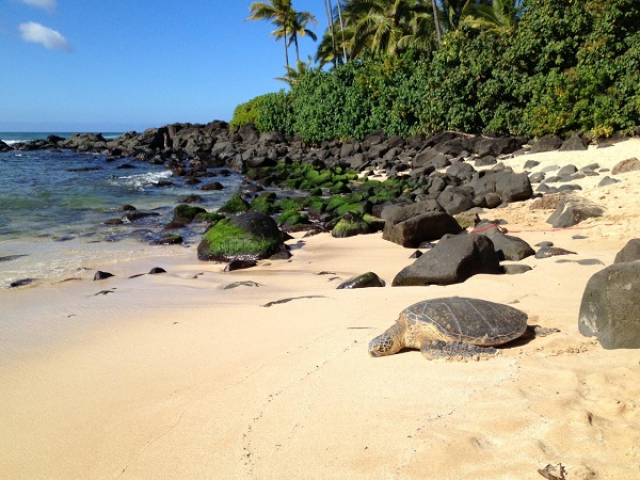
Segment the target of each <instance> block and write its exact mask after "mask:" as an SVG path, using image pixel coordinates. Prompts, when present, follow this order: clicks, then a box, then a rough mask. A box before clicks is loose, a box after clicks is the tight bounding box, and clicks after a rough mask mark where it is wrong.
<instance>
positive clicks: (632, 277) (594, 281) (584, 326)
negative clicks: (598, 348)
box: [578, 261, 640, 349]
mask: <svg viewBox="0 0 640 480" xmlns="http://www.w3.org/2000/svg"><path fill="white" fill-rule="evenodd" d="M638 312H640V261H635V262H623V263H616V264H614V265H611V266H609V267H607V268H605V269H603V270H601V271H599V272H598V273H596V274H595V275H593V276H592V277H591V279H589V282H588V283H587V286H586V288H585V291H584V294H583V296H582V303H581V305H580V315H579V318H578V327H579V330H580V333H581V334H582V335H584V336H587V337H592V336H596V337H597V338H598V341H599V342H600V344H601V345H602V347H603V348H606V349H617V348H640V316H639V315H638Z"/></svg>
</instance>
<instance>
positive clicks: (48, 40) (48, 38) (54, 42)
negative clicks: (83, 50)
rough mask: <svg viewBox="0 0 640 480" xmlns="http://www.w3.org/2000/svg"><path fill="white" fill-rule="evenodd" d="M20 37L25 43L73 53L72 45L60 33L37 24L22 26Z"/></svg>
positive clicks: (29, 23)
mask: <svg viewBox="0 0 640 480" xmlns="http://www.w3.org/2000/svg"><path fill="white" fill-rule="evenodd" d="M19 28H20V36H21V37H22V39H23V40H24V41H25V42H32V43H40V44H41V45H44V46H45V47H47V48H54V49H57V50H67V51H69V52H70V51H71V50H72V48H71V45H70V44H69V42H68V41H67V39H66V38H64V36H63V35H62V34H61V33H60V32H57V31H55V30H52V29H50V28H47V27H45V26H44V25H40V24H39V23H36V22H27V23H23V24H21V25H20V27H19Z"/></svg>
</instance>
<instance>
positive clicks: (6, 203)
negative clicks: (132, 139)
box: [0, 132, 242, 288]
mask: <svg viewBox="0 0 640 480" xmlns="http://www.w3.org/2000/svg"><path fill="white" fill-rule="evenodd" d="M54 133H55V132H54ZM50 134H51V133H37V134H36V133H11V132H9V133H2V132H0V139H2V140H3V141H5V143H8V144H9V143H10V142H16V141H26V140H33V139H39V138H46V136H47V135H50ZM55 134H57V135H60V136H66V137H68V136H69V135H70V134H60V133H55ZM103 135H104V134H103ZM112 136H114V137H115V136H117V134H112ZM105 137H106V135H105ZM127 165H128V166H129V167H132V168H123V166H124V167H126V166H127ZM213 172H214V173H215V170H213ZM206 180H207V181H219V182H220V183H222V184H223V185H224V187H225V188H224V190H222V191H214V192H200V191H196V189H195V187H193V186H190V185H186V184H185V183H184V179H183V178H181V177H174V176H172V173H171V171H169V170H167V169H166V168H165V167H164V166H162V165H151V164H149V163H146V162H140V161H137V160H135V159H127V158H122V159H116V160H115V161H107V157H106V156H104V155H97V154H90V153H76V152H71V151H69V150H60V151H57V150H56V151H30V152H29V151H10V152H0V288H3V287H8V286H9V285H10V284H11V283H13V282H15V281H18V280H23V279H25V278H32V279H34V280H35V281H34V283H33V285H38V284H45V285H46V284H52V283H56V282H58V281H62V280H64V279H66V278H74V277H77V276H78V275H84V276H85V277H86V276H87V275H88V274H89V273H88V272H90V271H91V270H93V269H100V267H101V266H102V265H104V264H110V263H113V262H114V261H119V260H124V259H129V258H139V257H147V256H156V255H171V254H172V252H176V249H184V248H192V249H193V251H194V258H195V248H193V246H194V245H197V242H199V241H200V237H201V234H202V232H203V231H204V228H205V227H204V225H194V226H193V227H191V228H190V229H188V230H186V231H176V232H175V233H178V234H181V235H183V237H184V238H185V244H184V245H181V246H157V245H152V244H151V242H152V241H153V240H155V239H157V238H159V237H161V236H162V235H163V234H164V233H167V232H165V231H164V230H163V226H164V225H166V224H167V223H168V222H169V221H170V220H171V218H172V217H173V209H174V208H175V206H176V205H177V204H178V203H179V199H180V198H181V197H184V196H186V195H189V194H193V193H198V194H199V195H200V196H202V197H203V199H204V200H203V203H202V204H200V205H201V206H202V207H204V208H206V209H207V210H209V211H214V210H216V209H217V207H219V206H220V205H222V204H223V203H224V202H225V201H226V200H227V199H228V197H229V196H230V195H231V194H232V193H233V192H235V191H237V188H238V186H239V185H240V183H241V181H242V177H241V176H240V175H232V176H219V177H211V178H207V179H206ZM159 183H160V184H164V185H165V186H158V184H159ZM124 205H133V206H134V207H135V208H136V209H137V210H142V211H149V212H153V213H154V214H158V215H157V216H151V217H147V218H145V219H142V220H140V221H135V222H126V223H124V224H122V225H107V224H105V222H106V221H107V220H109V219H113V218H122V217H123V215H124V213H125V212H124V211H123V210H122V207H123V206H124ZM169 233H174V232H169ZM182 251H184V250H182Z"/></svg>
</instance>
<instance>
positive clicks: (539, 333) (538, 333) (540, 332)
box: [523, 325, 560, 338]
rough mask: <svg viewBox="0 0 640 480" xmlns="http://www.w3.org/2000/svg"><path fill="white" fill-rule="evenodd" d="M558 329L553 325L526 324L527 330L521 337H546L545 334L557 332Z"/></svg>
mask: <svg viewBox="0 0 640 480" xmlns="http://www.w3.org/2000/svg"><path fill="white" fill-rule="evenodd" d="M559 331H560V329H559V328H553V327H549V328H547V327H541V326H540V325H527V330H526V332H525V333H524V335H523V337H527V338H535V337H546V336H547V335H551V334H552V333H558V332H559Z"/></svg>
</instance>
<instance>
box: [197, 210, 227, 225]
mask: <svg viewBox="0 0 640 480" xmlns="http://www.w3.org/2000/svg"><path fill="white" fill-rule="evenodd" d="M224 218H227V217H226V216H224V215H223V214H221V213H217V212H204V213H198V214H197V215H196V216H195V217H194V219H193V221H194V222H202V223H211V224H213V223H218V222H219V221H220V220H222V219H224Z"/></svg>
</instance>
